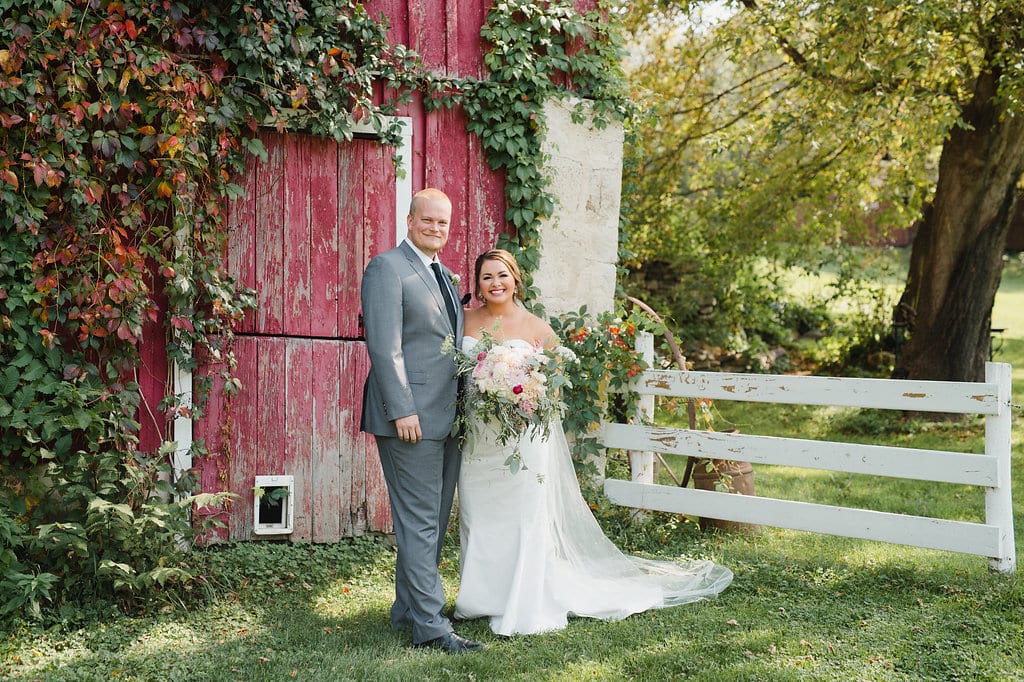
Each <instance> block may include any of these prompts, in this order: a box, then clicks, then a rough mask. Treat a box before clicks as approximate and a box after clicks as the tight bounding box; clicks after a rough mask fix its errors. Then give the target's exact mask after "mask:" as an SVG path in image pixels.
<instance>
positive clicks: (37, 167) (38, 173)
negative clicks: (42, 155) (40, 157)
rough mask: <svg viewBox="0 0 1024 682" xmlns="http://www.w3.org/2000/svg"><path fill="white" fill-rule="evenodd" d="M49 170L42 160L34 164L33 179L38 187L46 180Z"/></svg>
mask: <svg viewBox="0 0 1024 682" xmlns="http://www.w3.org/2000/svg"><path fill="white" fill-rule="evenodd" d="M48 170H49V167H48V166H47V165H46V163H45V162H42V161H40V162H39V163H36V164H33V165H32V180H33V181H35V183H36V187H41V186H42V185H43V183H44V182H46V171H48Z"/></svg>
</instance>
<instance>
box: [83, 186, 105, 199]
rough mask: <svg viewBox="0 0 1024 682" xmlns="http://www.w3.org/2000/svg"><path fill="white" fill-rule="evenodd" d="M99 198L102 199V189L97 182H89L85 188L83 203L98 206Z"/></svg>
mask: <svg viewBox="0 0 1024 682" xmlns="http://www.w3.org/2000/svg"><path fill="white" fill-rule="evenodd" d="M101 198H103V187H102V186H101V185H100V184H99V183H98V182H95V181H93V182H90V183H89V186H88V187H86V188H85V202H86V203H88V204H98V203H99V202H100V199H101Z"/></svg>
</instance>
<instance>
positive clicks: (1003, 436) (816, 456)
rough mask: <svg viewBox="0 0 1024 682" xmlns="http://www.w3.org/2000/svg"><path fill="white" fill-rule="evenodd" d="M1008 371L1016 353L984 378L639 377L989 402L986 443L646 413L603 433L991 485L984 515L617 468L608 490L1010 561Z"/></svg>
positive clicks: (979, 405) (637, 502)
mask: <svg viewBox="0 0 1024 682" xmlns="http://www.w3.org/2000/svg"><path fill="white" fill-rule="evenodd" d="M1010 379H1011V370H1010V365H1008V364H1005V363H991V362H990V363H988V364H987V365H986V366H985V381H984V383H959V382H947V381H910V380H890V379H852V378H832V377H814V376H778V375H761V374H733V373H718V372H681V371H647V372H644V373H642V374H641V375H639V376H638V377H637V379H636V380H635V384H634V388H635V389H636V390H637V391H639V392H640V393H641V395H651V396H659V395H660V396H678V397H692V398H710V399H712V400H744V401H752V402H762V403H791V404H801V405H833V406H841V407H861V408H876V409H890V410H909V411H917V412H946V413H960V414H982V415H985V452H984V453H983V454H979V453H965V452H951V451H944V450H922V449H911V448H901V447H892V446H883V445H862V444H854V443H840V442H829V441H814V440H805V439H800V438H778V437H769V436H755V435H745V434H738V433H720V432H713V431H693V430H690V429H677V428H665V427H659V426H644V425H637V424H621V423H612V424H607V425H606V427H605V433H604V444H605V446H606V447H609V448H621V449H625V450H631V451H648V452H651V453H654V452H658V453H663V454H682V455H693V456H696V457H706V458H712V459H727V460H740V461H747V462H752V463H754V464H778V465H785V466H794V467H805V468H812V469H827V470H832V471H843V472H849V473H857V474H874V475H878V476H890V477H895V478H907V479H917V480H921V481H937V482H946V483H958V484H963V485H975V486H982V487H984V489H985V493H984V494H985V522H984V523H970V522H964V521H954V520H949V519H937V518H931V517H924V516H912V515H906V514H894V513H887V512H880V511H874V510H868V509H854V508H849V507H838V506H831V505H824V504H814V503H809V502H799V501H792V500H780V499H773V498H765V497H759V496H745V495H736V494H730V493H727V492H713V491H707V490H694V489H689V488H681V487H678V486H670V485H654V484H652V483H645V482H642V481H638V480H632V481H625V480H617V479H608V480H606V481H605V493H606V494H607V496H608V497H609V499H611V501H612V502H615V503H616V504H620V505H623V506H628V507H635V508H638V509H653V510H659V511H666V512H672V513H677V514H689V515H696V516H704V517H709V518H714V519H722V520H725V521H737V522H742V523H752V524H763V525H768V526H777V527H780V528H793V529H797V530H806V531H813V532H817V533H827V534H831V535H840V536H845V537H855V538H862V539H867V540H879V541H882V542H891V543H898V544H905V545H913V546H917V547H928V548H932V549H941V550H948V551H953V552H964V553H967V554H975V555H979V556H985V557H989V559H990V562H989V564H990V566H991V568H992V569H994V570H997V571H1000V572H1004V573H1012V572H1014V570H1015V568H1016V554H1015V549H1014V537H1013V504H1012V500H1011V498H1010V431H1011V426H1012V419H1013V416H1012V412H1011V402H1010ZM755 471H756V469H755ZM636 478H637V476H636V475H634V479H636Z"/></svg>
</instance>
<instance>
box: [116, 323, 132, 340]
mask: <svg viewBox="0 0 1024 682" xmlns="http://www.w3.org/2000/svg"><path fill="white" fill-rule="evenodd" d="M117 338H119V339H121V340H122V341H134V340H135V334H133V333H132V330H131V328H130V327H129V326H128V323H127V322H122V323H121V324H120V326H119V327H118V328H117Z"/></svg>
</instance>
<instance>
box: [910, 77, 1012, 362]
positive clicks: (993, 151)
mask: <svg viewBox="0 0 1024 682" xmlns="http://www.w3.org/2000/svg"><path fill="white" fill-rule="evenodd" d="M998 83H999V73H998V70H990V71H987V72H982V75H981V76H979V79H978V81H977V83H976V84H975V91H974V95H973V99H972V101H971V103H970V104H969V105H968V106H967V107H965V108H964V110H963V120H964V122H965V124H966V125H963V126H956V127H954V128H953V129H952V131H951V132H950V134H949V138H948V139H947V140H946V143H945V144H944V145H943V148H942V154H941V157H940V159H939V177H938V183H937V185H936V188H935V197H934V199H933V201H932V203H931V205H930V206H929V207H928V208H927V209H926V210H925V211H924V214H923V216H922V222H921V225H920V229H919V230H918V232H917V236H916V237H915V238H914V243H913V247H912V249H911V255H910V271H909V272H908V274H907V283H906V287H905V289H904V291H903V295H902V297H901V298H900V303H899V305H898V306H897V308H896V311H895V313H894V319H895V321H896V322H901V321H902V322H904V323H906V324H907V329H908V331H909V332H910V338H909V340H908V342H907V344H906V345H905V346H904V348H903V351H902V353H901V354H900V363H899V365H900V366H898V367H897V368H896V372H895V373H894V374H895V376H898V377H906V378H913V379H932V380H946V381H983V380H984V376H985V362H986V361H987V360H988V354H989V348H990V346H991V336H990V334H991V331H990V327H991V319H992V306H993V304H994V302H995V295H996V290H997V289H998V288H999V280H1000V277H1001V276H1002V270H1003V250H1004V247H1005V245H1006V235H1007V233H1008V230H1009V226H1010V218H1011V216H1012V215H1013V207H1014V203H1015V199H1016V185H1017V182H1018V180H1019V179H1020V177H1021V173H1022V171H1024V117H1021V116H1018V115H1012V114H1010V113H1008V112H1007V111H1006V110H1005V109H1004V108H1003V107H1001V106H1000V105H999V104H997V100H996V95H997V88H998Z"/></svg>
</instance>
